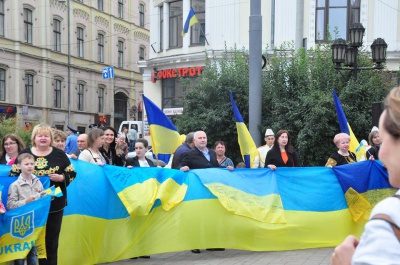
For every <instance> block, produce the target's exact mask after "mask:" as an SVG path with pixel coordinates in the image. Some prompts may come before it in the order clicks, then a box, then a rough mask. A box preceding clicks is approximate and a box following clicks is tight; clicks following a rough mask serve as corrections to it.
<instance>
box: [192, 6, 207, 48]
mask: <svg viewBox="0 0 400 265" xmlns="http://www.w3.org/2000/svg"><path fill="white" fill-rule="evenodd" d="M191 6H192V7H193V9H194V12H195V13H196V17H197V19H198V20H199V23H196V24H194V25H193V26H191V27H190V44H191V45H204V44H205V40H206V38H205V35H204V32H205V29H206V14H205V10H206V9H205V7H206V5H205V0H192V5H191Z"/></svg>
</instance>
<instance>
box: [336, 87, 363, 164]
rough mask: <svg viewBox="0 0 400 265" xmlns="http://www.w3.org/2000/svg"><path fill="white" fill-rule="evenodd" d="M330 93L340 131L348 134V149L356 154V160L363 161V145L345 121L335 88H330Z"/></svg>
mask: <svg viewBox="0 0 400 265" xmlns="http://www.w3.org/2000/svg"><path fill="white" fill-rule="evenodd" d="M332 94H333V99H334V101H335V108H336V113H337V116H338V121H339V126H340V131H341V132H342V133H347V134H348V135H350V147H349V151H350V152H353V153H355V154H356V156H357V161H363V160H365V159H366V156H365V147H364V146H363V145H362V144H360V143H359V142H358V140H357V138H356V136H355V135H354V133H353V131H352V129H351V127H350V124H349V123H348V122H347V119H346V116H345V114H344V111H343V108H342V105H341V104H340V100H339V98H338V96H337V95H336V92H335V90H333V89H332Z"/></svg>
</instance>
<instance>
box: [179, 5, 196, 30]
mask: <svg viewBox="0 0 400 265" xmlns="http://www.w3.org/2000/svg"><path fill="white" fill-rule="evenodd" d="M196 23H199V20H198V19H197V17H196V13H195V12H194V10H193V8H192V7H191V8H190V11H189V15H188V17H187V19H186V22H185V25H184V26H183V30H182V37H185V35H186V33H188V31H189V28H190V27H191V26H193V25H194V24H196Z"/></svg>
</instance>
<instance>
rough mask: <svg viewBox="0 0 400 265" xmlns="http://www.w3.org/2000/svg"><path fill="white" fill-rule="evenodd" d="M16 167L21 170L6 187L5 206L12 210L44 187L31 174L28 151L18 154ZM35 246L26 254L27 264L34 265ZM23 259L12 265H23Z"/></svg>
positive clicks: (31, 157) (31, 158) (30, 158)
mask: <svg viewBox="0 0 400 265" xmlns="http://www.w3.org/2000/svg"><path fill="white" fill-rule="evenodd" d="M17 167H18V168H19V170H20V171H21V174H20V175H19V177H18V179H17V180H16V181H14V182H13V183H12V184H11V185H10V188H9V189H8V201H7V208H8V209H10V210H12V209H14V208H17V207H21V206H23V205H25V204H27V203H30V202H32V201H34V200H36V199H38V198H40V195H41V193H42V192H43V190H44V188H43V185H42V183H41V182H40V180H39V178H38V177H36V176H35V175H33V174H32V172H33V169H34V168H35V158H34V157H33V155H31V154H28V153H23V154H20V155H19V156H18V158H17ZM36 261H37V247H32V249H31V250H30V251H29V253H28V256H27V265H36ZM23 264H25V260H23V259H18V260H15V261H14V265H23Z"/></svg>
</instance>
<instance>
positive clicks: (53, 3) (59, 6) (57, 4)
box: [50, 0, 67, 12]
mask: <svg viewBox="0 0 400 265" xmlns="http://www.w3.org/2000/svg"><path fill="white" fill-rule="evenodd" d="M50 7H55V8H57V9H60V10H61V11H63V12H65V11H67V5H66V4H64V3H61V2H60V1H59V0H50Z"/></svg>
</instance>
